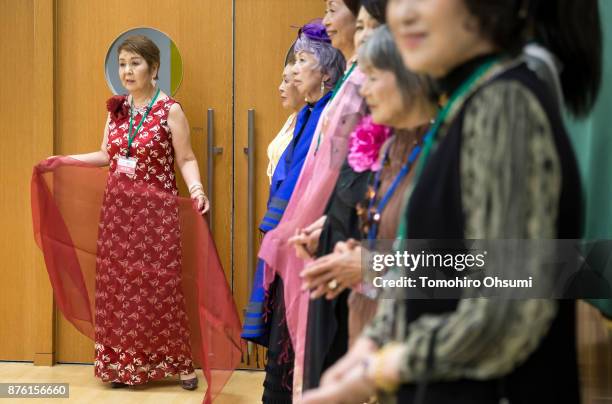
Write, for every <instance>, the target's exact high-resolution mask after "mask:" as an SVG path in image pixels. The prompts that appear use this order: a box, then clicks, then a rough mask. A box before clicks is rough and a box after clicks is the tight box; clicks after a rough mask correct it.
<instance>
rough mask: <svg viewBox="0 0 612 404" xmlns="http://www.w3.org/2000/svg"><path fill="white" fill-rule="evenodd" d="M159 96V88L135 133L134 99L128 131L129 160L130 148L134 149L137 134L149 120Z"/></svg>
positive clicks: (127, 154)
mask: <svg viewBox="0 0 612 404" xmlns="http://www.w3.org/2000/svg"><path fill="white" fill-rule="evenodd" d="M158 95H159V88H158V89H157V91H156V92H155V96H153V99H152V100H151V103H150V104H149V106H148V107H147V110H146V112H145V114H144V115H143V116H142V119H141V120H140V123H139V124H138V126H137V127H136V130H135V131H134V133H132V127H133V126H134V97H132V104H131V108H130V127H129V129H128V146H127V153H126V155H125V157H128V158H129V157H130V148H131V147H132V141H133V140H134V138H135V137H136V134H137V133H138V131H139V130H140V127H141V126H142V123H143V122H144V121H145V120H146V119H147V116H149V112H151V108H152V107H153V104H154V103H155V100H156V99H157V96H158Z"/></svg>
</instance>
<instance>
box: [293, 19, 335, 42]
mask: <svg viewBox="0 0 612 404" xmlns="http://www.w3.org/2000/svg"><path fill="white" fill-rule="evenodd" d="M302 34H304V35H305V36H306V37H307V38H308V39H310V40H313V41H318V42H325V43H328V44H331V39H329V36H328V35H327V31H326V30H325V26H324V25H323V20H322V19H320V18H317V19H316V20H312V21H311V22H309V23H308V24H306V25H304V26H303V27H301V28H300V29H299V31H298V38H299V37H300V35H302Z"/></svg>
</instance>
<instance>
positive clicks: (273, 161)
mask: <svg viewBox="0 0 612 404" xmlns="http://www.w3.org/2000/svg"><path fill="white" fill-rule="evenodd" d="M296 116H297V113H296V112H294V113H293V114H291V115H290V116H289V118H288V119H287V122H285V126H283V128H282V129H281V130H280V132H278V135H276V137H275V138H274V139H273V140H272V141H271V142H270V144H269V145H268V159H269V160H270V162H269V163H268V180H269V181H270V183H272V176H273V175H274V170H275V169H276V166H277V165H278V161H279V160H280V158H281V156H282V155H283V152H284V151H285V149H286V148H287V146H289V143H290V142H291V139H293V129H294V127H293V123H294V121H295V118H296Z"/></svg>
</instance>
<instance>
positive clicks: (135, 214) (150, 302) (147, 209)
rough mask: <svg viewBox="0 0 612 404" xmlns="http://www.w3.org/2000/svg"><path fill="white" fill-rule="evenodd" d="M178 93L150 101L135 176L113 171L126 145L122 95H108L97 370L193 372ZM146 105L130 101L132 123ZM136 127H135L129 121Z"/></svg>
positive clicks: (129, 378)
mask: <svg viewBox="0 0 612 404" xmlns="http://www.w3.org/2000/svg"><path fill="white" fill-rule="evenodd" d="M173 104H175V101H174V100H173V99H171V98H169V97H165V98H162V99H159V100H157V101H156V102H155V104H154V105H153V107H152V108H151V111H150V113H149V115H148V117H147V118H146V121H145V122H144V123H143V124H142V127H141V128H140V130H139V132H138V134H137V135H136V136H135V138H134V140H133V143H132V146H131V149H130V156H132V157H136V158H137V159H138V162H137V165H136V172H135V174H134V175H133V176H129V175H127V174H124V173H120V172H117V159H118V158H119V157H122V156H125V155H126V152H127V145H128V126H129V111H130V106H129V103H128V100H127V97H126V96H120V97H119V96H118V97H113V98H111V99H110V100H109V102H108V107H109V111H110V123H109V131H108V142H107V151H108V155H109V157H110V168H109V175H108V182H107V185H106V191H105V194H104V201H103V207H102V211H101V218H100V225H99V233H98V242H97V248H98V250H97V254H96V293H95V308H96V309H95V341H96V342H95V363H94V368H95V375H96V376H97V377H99V378H101V379H102V381H105V382H121V383H126V384H130V385H136V384H143V383H146V382H147V381H149V380H157V379H161V378H164V377H166V376H170V375H176V374H188V373H191V372H193V363H192V356H191V346H190V340H189V338H190V333H189V325H188V319H187V314H186V311H185V299H184V296H183V292H182V289H181V244H180V228H179V217H178V206H177V205H176V202H175V201H176V199H175V196H176V195H178V190H177V187H176V179H175V175H174V149H173V147H172V133H171V132H170V128H169V127H168V114H169V111H170V107H171V106H172V105H173ZM145 110H146V107H145V108H142V109H140V110H138V109H135V115H134V122H135V123H134V126H133V127H134V128H136V127H137V125H138V123H139V122H140V120H141V119H142V117H143V115H144V112H145ZM133 130H134V129H133Z"/></svg>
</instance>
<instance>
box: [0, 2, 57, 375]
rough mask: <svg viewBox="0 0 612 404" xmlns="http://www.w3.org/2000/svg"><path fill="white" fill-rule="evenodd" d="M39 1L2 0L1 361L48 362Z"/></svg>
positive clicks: (45, 85) (48, 54)
mask: <svg viewBox="0 0 612 404" xmlns="http://www.w3.org/2000/svg"><path fill="white" fill-rule="evenodd" d="M40 3H41V1H36V0H23V1H17V2H15V1H10V0H0V10H2V12H0V38H2V40H0V60H2V67H1V69H2V70H1V74H0V98H2V102H0V119H1V121H2V131H3V133H2V135H1V136H0V187H1V188H2V191H0V216H1V217H2V230H3V231H2V233H1V234H0V262H2V269H1V270H0V318H1V319H2V325H0V360H13V361H32V360H34V361H35V362H36V363H43V364H47V363H50V362H51V359H52V358H51V352H52V350H53V347H52V346H51V334H52V329H53V327H52V325H53V324H52V316H53V310H52V307H53V305H52V294H51V288H50V286H49V279H48V277H47V275H46V273H45V270H44V261H43V260H42V257H41V255H40V253H39V251H38V248H37V247H36V245H35V243H34V237H33V234H32V219H31V218H32V216H31V212H30V209H29V206H30V178H31V176H32V167H33V166H34V165H35V164H36V163H37V162H38V161H40V160H42V159H43V158H45V157H47V156H49V155H51V154H53V105H52V101H53V82H52V78H53V66H52V65H49V64H48V61H49V59H51V60H52V47H51V46H50V42H51V40H52V34H53V30H52V17H51V16H49V15H48V12H49V11H52V10H49V9H46V8H45V4H40ZM45 14H46V15H45ZM35 22H36V24H37V25H36V26H37V28H38V29H36V30H34V29H33V27H34V25H35Z"/></svg>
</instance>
